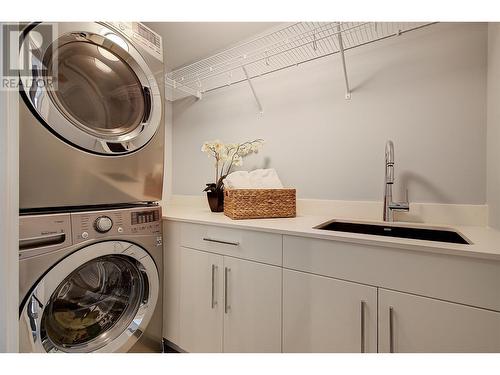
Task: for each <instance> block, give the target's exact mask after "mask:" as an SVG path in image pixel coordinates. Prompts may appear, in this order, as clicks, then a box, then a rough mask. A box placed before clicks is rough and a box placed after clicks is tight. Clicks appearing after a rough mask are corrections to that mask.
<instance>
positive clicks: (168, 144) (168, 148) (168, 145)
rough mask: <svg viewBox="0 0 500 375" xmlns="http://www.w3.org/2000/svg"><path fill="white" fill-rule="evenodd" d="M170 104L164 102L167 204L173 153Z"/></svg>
mask: <svg viewBox="0 0 500 375" xmlns="http://www.w3.org/2000/svg"><path fill="white" fill-rule="evenodd" d="M172 127H173V124H172V102H169V101H165V165H164V171H165V173H164V176H163V199H162V200H163V201H164V202H168V201H169V200H170V198H171V196H172V186H173V185H172V169H173V152H172V141H173V134H172Z"/></svg>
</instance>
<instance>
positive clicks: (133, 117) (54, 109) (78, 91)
mask: <svg viewBox="0 0 500 375" xmlns="http://www.w3.org/2000/svg"><path fill="white" fill-rule="evenodd" d="M38 27H41V24H35V25H30V28H29V29H28V31H27V32H25V33H23V40H22V46H21V48H22V51H27V59H28V61H26V62H25V63H26V65H27V66H30V67H31V69H30V70H29V71H28V72H27V73H26V74H27V75H28V76H29V77H27V78H29V79H26V80H24V81H23V82H21V86H22V90H21V96H22V98H23V99H24V103H26V104H27V105H28V108H29V109H30V110H31V112H32V113H33V114H34V115H35V117H36V119H37V120H38V121H39V122H40V123H41V124H42V125H43V126H45V127H46V128H47V129H48V130H49V131H50V132H51V133H52V134H53V135H55V136H57V137H58V138H59V139H61V140H62V141H64V142H66V143H67V144H69V145H71V146H73V147H76V148H78V149H80V150H83V151H86V152H90V153H94V154H99V155H110V156H114V155H122V154H128V153H132V152H135V151H138V150H140V149H141V148H142V147H144V146H146V145H147V144H148V142H149V141H150V140H151V139H152V138H153V137H154V136H155V134H156V133H157V130H158V129H159V128H160V126H161V124H162V117H163V98H162V94H161V91H160V89H162V88H163V84H160V83H159V82H160V81H157V77H159V76H161V75H162V74H161V72H162V70H163V67H162V66H157V65H156V62H149V61H148V62H146V60H145V59H144V57H143V56H142V54H141V52H140V51H139V50H138V49H137V47H136V45H135V44H134V43H133V42H132V41H130V40H129V39H127V37H126V36H125V35H121V34H120V33H119V32H117V31H114V30H113V29H110V28H107V27H106V26H104V25H102V24H97V23H82V24H80V23H76V24H73V23H62V24H58V28H57V30H58V31H57V33H56V35H54V36H53V40H52V41H51V42H50V43H47V45H45V44H44V45H43V47H41V48H29V47H30V46H31V45H35V44H36V35H37V28H38ZM23 64H24V63H23ZM150 64H151V66H150ZM152 69H154V70H152ZM153 71H154V72H155V73H153Z"/></svg>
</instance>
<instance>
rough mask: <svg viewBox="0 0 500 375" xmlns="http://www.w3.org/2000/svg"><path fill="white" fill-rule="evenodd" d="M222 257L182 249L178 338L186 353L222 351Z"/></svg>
mask: <svg viewBox="0 0 500 375" xmlns="http://www.w3.org/2000/svg"><path fill="white" fill-rule="evenodd" d="M222 269H223V257H222V256H220V255H216V254H211V253H205V252H202V251H196V250H191V249H187V248H181V269H180V273H181V282H180V288H181V290H180V338H179V343H178V345H179V346H180V347H181V348H182V349H183V350H186V351H188V352H198V353H200V352H201V353H207V352H216V353H217V352H222V315H221V314H222V311H223V293H222V290H223V274H222V272H223V271H222Z"/></svg>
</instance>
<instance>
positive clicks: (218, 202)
mask: <svg viewBox="0 0 500 375" xmlns="http://www.w3.org/2000/svg"><path fill="white" fill-rule="evenodd" d="M207 199H208V205H209V206H210V210H211V211H212V212H223V211H224V189H220V190H216V191H207Z"/></svg>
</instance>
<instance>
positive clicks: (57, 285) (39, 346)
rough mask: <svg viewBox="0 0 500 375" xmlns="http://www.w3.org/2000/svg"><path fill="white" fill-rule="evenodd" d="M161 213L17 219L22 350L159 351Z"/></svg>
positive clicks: (144, 209)
mask: <svg viewBox="0 0 500 375" xmlns="http://www.w3.org/2000/svg"><path fill="white" fill-rule="evenodd" d="M161 236H162V232H161V209H160V207H158V206H140V207H135V208H126V209H119V210H110V211H108V210H106V211H82V212H72V213H55V214H54V213H51V214H42V215H30V216H21V217H20V250H19V257H20V264H19V266H20V277H19V279H20V288H19V292H20V298H21V301H20V316H19V340H20V351H21V352H70V353H75V352H76V353H82V352H84V353H88V352H127V351H135V352H160V351H161V350H162V267H163V264H162V237H161Z"/></svg>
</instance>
